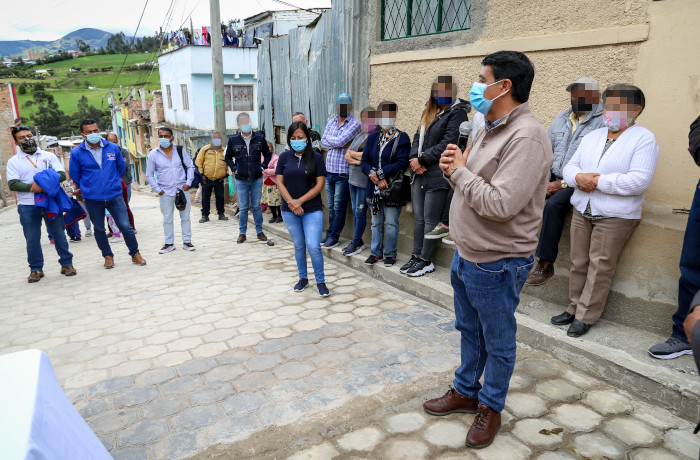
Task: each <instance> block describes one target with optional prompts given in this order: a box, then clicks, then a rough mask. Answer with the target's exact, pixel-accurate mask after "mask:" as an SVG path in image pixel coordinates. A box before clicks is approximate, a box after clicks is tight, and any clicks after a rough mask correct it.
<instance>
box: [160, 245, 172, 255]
mask: <svg viewBox="0 0 700 460" xmlns="http://www.w3.org/2000/svg"><path fill="white" fill-rule="evenodd" d="M174 250H175V245H174V244H164V245H163V247H162V248H160V251H158V252H159V253H160V254H167V253H168V252H172V251H174Z"/></svg>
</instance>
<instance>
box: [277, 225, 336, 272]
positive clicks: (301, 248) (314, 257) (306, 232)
mask: <svg viewBox="0 0 700 460" xmlns="http://www.w3.org/2000/svg"><path fill="white" fill-rule="evenodd" d="M282 220H284V225H286V226H287V231H289V236H291V237H292V242H293V243H294V258H295V259H296V261H297V268H298V269H299V278H307V279H308V277H309V275H308V272H307V267H306V251H308V252H309V256H311V265H312V266H313V268H314V277H315V278H316V283H325V282H326V277H325V274H324V272H323V252H322V251H321V234H323V211H314V212H309V213H304V214H302V215H301V216H297V215H296V214H294V213H293V212H289V211H282Z"/></svg>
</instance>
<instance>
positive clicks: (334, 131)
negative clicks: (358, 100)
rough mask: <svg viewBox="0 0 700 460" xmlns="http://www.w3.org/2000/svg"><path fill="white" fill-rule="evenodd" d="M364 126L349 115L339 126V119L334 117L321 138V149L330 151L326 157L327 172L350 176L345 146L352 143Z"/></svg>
mask: <svg viewBox="0 0 700 460" xmlns="http://www.w3.org/2000/svg"><path fill="white" fill-rule="evenodd" d="M361 128H362V126H361V125H360V122H359V121H357V119H355V117H353V116H352V114H349V115H348V117H347V118H346V119H345V121H343V124H342V125H340V126H338V117H334V118H333V119H332V120H331V121H329V122H328V124H327V125H326V130H325V131H324V132H323V137H322V138H321V147H323V148H324V149H327V150H328V155H326V170H327V171H328V172H329V173H335V174H348V173H349V171H350V165H349V164H348V162H347V161H345V151H346V150H347V149H346V148H345V145H347V144H348V143H349V142H350V141H352V140H353V139H354V138H355V136H356V135H357V133H358V132H359V131H360V129H361Z"/></svg>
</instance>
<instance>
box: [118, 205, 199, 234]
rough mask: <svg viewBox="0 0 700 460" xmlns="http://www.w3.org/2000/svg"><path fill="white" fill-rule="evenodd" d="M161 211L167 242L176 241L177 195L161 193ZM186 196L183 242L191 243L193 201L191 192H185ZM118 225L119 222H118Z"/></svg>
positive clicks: (182, 217)
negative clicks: (175, 215)
mask: <svg viewBox="0 0 700 460" xmlns="http://www.w3.org/2000/svg"><path fill="white" fill-rule="evenodd" d="M159 198H160V212H161V214H163V232H164V233H165V244H174V243H175V225H174V214H175V196H170V195H166V194H165V193H164V194H162V195H160V197H159ZM185 198H186V199H187V206H186V207H185V209H184V210H182V211H179V212H180V227H181V228H182V242H183V243H191V242H192V223H191V222H190V207H191V206H192V203H191V202H190V193H189V192H185ZM117 225H118V224H117Z"/></svg>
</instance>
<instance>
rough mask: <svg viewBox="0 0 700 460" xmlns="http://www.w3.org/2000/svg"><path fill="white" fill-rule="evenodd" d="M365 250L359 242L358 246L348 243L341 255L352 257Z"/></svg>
mask: <svg viewBox="0 0 700 460" xmlns="http://www.w3.org/2000/svg"><path fill="white" fill-rule="evenodd" d="M364 249H365V244H364V243H363V242H362V241H360V244H355V243H350V244H348V246H347V247H346V248H345V249H343V255H344V256H346V257H350V256H354V255H355V254H359V253H361V252H362V251H363V250H364Z"/></svg>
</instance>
